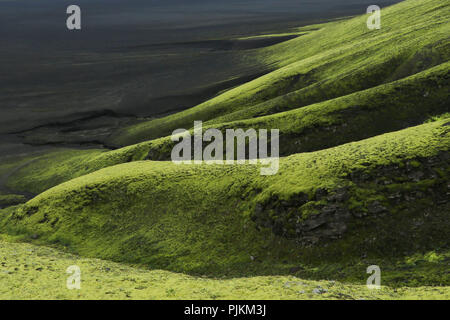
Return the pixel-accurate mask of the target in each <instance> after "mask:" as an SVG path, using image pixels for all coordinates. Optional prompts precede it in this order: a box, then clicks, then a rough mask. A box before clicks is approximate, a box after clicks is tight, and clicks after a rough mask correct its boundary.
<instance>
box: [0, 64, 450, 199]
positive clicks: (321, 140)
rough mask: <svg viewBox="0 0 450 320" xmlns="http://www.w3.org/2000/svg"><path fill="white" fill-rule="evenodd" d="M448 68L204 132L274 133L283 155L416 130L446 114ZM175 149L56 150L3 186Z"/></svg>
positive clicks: (49, 181) (46, 181)
mask: <svg viewBox="0 0 450 320" xmlns="http://www.w3.org/2000/svg"><path fill="white" fill-rule="evenodd" d="M449 66H450V62H447V63H443V64H440V65H438V66H436V67H433V68H430V69H429V70H426V71H423V72H420V73H418V74H415V75H413V76H410V77H407V78H405V79H401V80H398V81H394V82H390V83H387V84H383V85H380V86H377V87H374V88H371V89H367V90H364V91H360V92H357V93H353V94H350V95H348V96H344V97H340V98H336V99H332V100H328V101H325V102H321V103H317V104H313V105H310V106H307V107H304V108H299V109H295V110H291V111H287V112H281V113H277V114H274V115H270V116H265V117H258V118H255V119H249V120H243V121H233V122H227V123H222V124H211V123H205V124H204V129H205V130H206V129H208V128H217V129H219V130H221V131H222V132H225V130H226V129H228V128H242V129H249V128H254V129H265V128H278V129H279V130H280V134H281V136H280V153H281V155H289V154H294V153H299V152H309V151H315V150H319V149H323V148H327V147H333V146H336V145H339V144H342V143H347V142H350V141H356V140H361V139H365V138H369V137H372V136H375V135H377V134H381V133H384V132H389V131H393V130H399V129H402V128H405V127H408V126H411V125H417V124H419V123H422V122H423V121H424V120H426V119H428V118H430V117H432V116H433V115H440V114H442V113H444V112H446V111H448V106H449V105H450V101H449V97H448V93H447V91H448V90H447V89H448V86H449V79H448V69H449ZM417 106H420V108H418V107H417ZM247 111H249V112H251V111H252V109H251V108H250V109H247ZM247 111H246V112H247ZM224 118H225V117H224ZM173 145H174V143H173V142H172V141H171V139H170V137H164V138H160V139H156V140H152V141H148V142H143V143H140V144H136V145H132V146H129V147H125V148H121V149H118V150H115V151H109V152H106V151H102V150H96V149H93V150H85V151H81V150H59V151H56V152H52V153H48V154H45V155H40V156H34V157H29V158H28V159H27V160H28V162H29V164H28V165H26V166H24V167H23V168H21V169H20V170H18V171H17V172H15V173H14V174H13V175H12V176H11V177H9V179H8V181H7V185H8V187H9V188H11V189H13V190H17V191H28V192H31V193H34V194H39V193H40V192H43V191H45V190H47V189H49V188H51V187H53V186H55V185H58V184H59V183H62V182H65V181H67V180H70V179H72V178H76V177H79V176H81V175H84V174H87V173H90V172H93V171H96V170H98V169H101V168H104V167H108V166H111V165H116V164H120V163H125V162H130V161H136V160H144V159H146V158H148V159H154V160H168V159H170V153H171V150H172V148H173ZM22 161H23V160H22ZM5 166H6V164H5ZM10 167H11V166H10V164H8V168H10Z"/></svg>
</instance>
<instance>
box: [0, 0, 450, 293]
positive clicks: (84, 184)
mask: <svg viewBox="0 0 450 320" xmlns="http://www.w3.org/2000/svg"><path fill="white" fill-rule="evenodd" d="M366 19H367V16H360V17H355V18H351V19H345V20H339V21H333V22H329V23H324V24H320V25H314V26H309V27H303V28H299V29H298V30H296V32H298V34H300V36H299V37H297V38H295V39H292V40H289V41H286V42H283V43H280V44H277V45H274V46H271V47H267V48H261V49H254V50H250V51H247V53H246V54H247V55H248V57H247V58H248V59H258V60H259V61H260V62H261V63H262V64H265V65H266V66H270V68H271V69H272V70H273V71H272V72H271V73H269V74H267V75H265V76H262V77H260V78H258V79H256V80H253V81H250V82H248V83H246V84H244V85H241V86H238V87H236V88H232V89H230V90H228V91H226V92H223V93H221V94H219V95H218V96H216V97H215V98H213V99H211V100H208V101H205V102H204V103H202V104H200V105H198V106H196V107H194V108H191V109H188V110H185V111H182V112H179V113H176V114H173V115H169V116H167V117H164V118H160V119H154V120H151V121H146V122H143V123H140V124H138V125H135V126H132V127H127V128H123V129H121V130H119V131H118V132H116V133H115V134H114V135H113V136H112V137H111V142H112V143H114V144H117V145H121V146H124V147H121V148H118V149H117V150H112V151H111V150H105V149H88V150H75V149H58V150H55V151H52V152H48V151H47V152H43V153H40V154H34V155H27V156H23V157H18V158H17V159H10V160H8V161H4V162H2V163H0V174H1V176H2V178H1V181H0V182H1V183H0V187H1V189H0V194H1V196H0V204H1V205H2V207H5V208H4V209H1V210H0V230H1V231H0V240H1V241H0V252H3V253H4V254H5V256H8V257H9V256H10V255H11V254H10V252H11V250H13V251H14V250H17V251H18V252H19V255H18V258H17V259H18V261H19V262H18V263H21V264H27V265H28V264H29V261H30V259H31V258H30V257H27V256H26V253H25V250H26V249H25V248H31V250H36V251H38V252H40V251H41V250H42V251H43V252H45V254H44V258H42V257H41V258H37V257H33V258H32V260H33V261H34V260H35V259H38V260H39V263H41V264H43V265H53V266H54V267H55V266H57V268H59V269H64V267H63V266H64V265H65V264H67V263H69V262H70V260H73V259H78V260H80V263H81V264H82V265H83V266H85V268H88V269H89V270H92V274H91V275H90V276H89V277H90V278H89V279H90V280H89V281H94V278H95V281H100V283H101V287H102V288H101V289H99V288H97V289H94V287H92V286H91V285H89V286H90V287H89V290H87V291H85V293H83V295H81V296H80V295H78V296H77V295H75V294H74V295H72V294H71V293H67V292H64V291H63V290H62V289H61V288H59V289H58V288H55V287H53V286H54V285H53V284H52V285H49V288H50V293H49V294H48V297H49V298H58V297H60V298H83V297H85V298H99V297H100V298H108V297H119V296H123V295H124V294H125V293H126V294H125V298H142V297H144V296H145V294H147V295H151V296H152V297H155V298H158V299H159V298H180V297H184V298H211V299H214V298H230V297H237V298H243V297H245V298H247V297H254V298H295V299H297V298H299V299H300V298H315V297H316V296H315V295H314V294H313V293H311V288H313V287H314V286H318V285H322V286H326V287H327V288H328V289H327V290H328V291H327V292H328V293H327V294H324V295H320V297H321V298H349V299H352V298H369V299H370V298H374V299H377V298H407V297H413V298H427V297H428V298H446V299H448V298H450V295H449V294H450V293H449V289H448V288H449V287H450V274H449V273H448V265H449V263H450V242H449V239H448V234H450V222H449V219H448V217H449V214H450V204H449V202H448V195H449V193H450V189H449V188H450V184H449V176H450V166H449V163H450V153H449V151H450V150H449V149H450V117H449V112H450V109H449V106H450V99H449V96H448V91H449V90H448V89H449V70H450V61H449V56H450V41H449V39H450V38H449V34H450V33H449V31H450V4H446V3H444V2H442V1H440V0H422V1H418V0H406V1H404V2H401V3H399V4H397V5H394V6H391V7H388V8H385V9H384V10H383V12H382V28H381V29H380V30H373V31H371V30H368V29H367V27H366ZM194 120H202V121H204V129H205V130H206V129H208V128H218V129H219V130H221V131H222V132H223V131H224V130H226V129H228V128H242V129H250V128H253V129H272V128H276V129H279V130H280V152H281V158H280V170H279V172H278V174H276V175H274V176H261V175H260V174H259V173H260V171H259V167H258V166H255V165H250V164H245V165H238V164H234V165H212V164H206V163H202V164H201V165H176V164H174V163H172V162H170V161H168V160H170V151H171V149H172V147H173V142H172V141H171V139H170V134H171V133H172V131H173V130H175V129H178V128H186V129H189V128H192V126H193V122H194ZM30 193H32V194H33V195H35V197H33V198H32V199H30V200H29V201H27V202H26V203H22V204H18V203H21V202H24V201H25V200H24V197H29V194H30ZM16 242H30V243H31V244H26V245H25V244H18V243H16ZM40 246H51V247H54V249H47V248H45V247H40ZM69 253H70V254H77V255H79V257H76V258H74V257H73V256H71V255H69ZM47 255H51V257H54V259H53V260H52V259H51V257H50V258H47ZM38 256H39V255H38ZM82 257H83V258H82ZM8 259H10V258H8ZM11 259H12V258H11ZM95 259H103V260H110V261H114V262H107V261H101V260H95ZM105 264H107V265H108V266H112V267H108V268H111V269H118V268H119V269H123V270H125V271H124V272H125V273H127V274H128V275H129V277H132V278H133V279H138V280H137V282H140V283H141V285H138V284H135V281H131V282H132V283H131V282H130V281H128V280H127V279H123V278H124V277H125V275H124V274H121V273H118V272H116V273H115V274H114V277H113V278H111V279H110V280H107V279H106V278H107V277H106V276H105V275H104V274H103V273H102V272H103V271H102V268H103V266H104V265H105ZM130 264H133V266H130ZM374 264H375V265H379V266H380V267H381V269H382V274H383V278H382V283H383V285H385V286H386V287H385V288H384V289H383V290H382V291H380V292H379V293H378V294H375V293H373V292H368V291H367V290H366V289H362V287H361V286H362V285H363V284H364V283H365V280H366V279H367V274H366V268H367V266H369V265H374ZM8 268H9V264H8ZM155 269H158V270H159V269H162V270H165V271H157V270H155ZM20 270H22V269H20ZM8 271H9V269H8ZM16 271H17V270H16ZM50 271H52V270H50ZM52 272H53V271H52ZM174 272H178V273H184V274H188V275H189V276H187V275H181V274H176V273H174ZM37 275H39V279H40V280H39V281H40V282H39V283H44V282H46V281H48V278H45V277H42V276H41V275H40V274H39V271H36V270H31V269H26V268H24V269H23V272H22V273H19V272H11V273H8V274H6V275H3V274H0V277H3V278H2V280H3V279H5V280H6V281H8V282H7V283H9V284H10V285H11V286H17V282H19V281H23V279H27V277H35V276H37ZM46 277H55V278H58V277H60V276H58V275H57V274H56V273H49V274H47V276H46ZM205 277H207V278H211V279H206V280H205ZM294 277H295V278H294ZM299 278H301V279H303V280H301V281H304V286H306V287H307V288H306V289H305V290H303V289H298V288H297V287H295V290H294V289H292V290H291V286H287V287H286V286H284V285H283V283H286V282H290V281H297V280H298V279H299ZM296 279H297V280H296ZM329 280H337V282H333V285H332V284H331V283H330V282H329ZM147 281H158V282H159V284H158V286H156V287H148V286H147V285H145V286H144V287H145V288H143V289H142V290H144V291H142V292H141V291H140V290H141V289H138V288H140V287H142V283H146V282H147ZM175 282H177V283H178V282H179V283H181V284H180V286H179V287H177V288H175V287H174V288H172V287H173V286H174V283H175ZM105 283H108V285H109V286H111V287H112V289H111V292H112V293H108V292H105V290H104V287H105V286H106V284H105ZM334 284H336V286H335V285H334ZM186 286H194V287H195V288H197V289H198V290H199V291H198V292H194V293H191V294H189V293H188V292H187V291H186ZM244 286H249V288H246V289H243V290H241V291H239V290H238V291H237V292H239V294H238V295H234V294H231V293H230V290H233V292H235V291H234V289H230V288H236V287H239V288H241V287H244ZM118 287H120V288H123V287H125V291H126V292H125V293H123V292H122V291H121V290H119V291H118V290H117V289H118ZM433 287H436V288H437V289H436V290H437V291H438V292H434V291H433V290H434V289H432V288H433ZM27 288H29V289H30V290H31V292H36V291H35V290H36V287H35V286H34V284H33V285H30V287H27ZM213 288H217V289H213ZM393 288H399V289H398V290H397V289H396V290H394V289H393ZM172 289H173V290H172ZM197 289H196V290H197ZM297 289H298V290H297ZM167 290H169V291H167ZM296 290H297V291H296ZM364 290H365V291H364ZM298 291H305V294H306V295H303V294H301V295H299V293H298ZM2 295H5V293H4V292H2V291H0V297H1V296H2ZM14 295H15V297H26V298H29V297H35V293H31V294H29V293H25V292H24V291H23V290H22V289H17V288H16V289H14Z"/></svg>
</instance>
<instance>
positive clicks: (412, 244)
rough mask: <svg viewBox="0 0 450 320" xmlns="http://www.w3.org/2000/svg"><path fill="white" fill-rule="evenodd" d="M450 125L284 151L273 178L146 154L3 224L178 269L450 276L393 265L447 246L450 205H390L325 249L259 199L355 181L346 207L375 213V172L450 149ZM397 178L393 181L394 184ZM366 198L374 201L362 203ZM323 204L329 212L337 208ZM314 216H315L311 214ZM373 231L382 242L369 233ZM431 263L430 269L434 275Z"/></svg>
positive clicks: (80, 181) (438, 280)
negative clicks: (302, 237) (260, 212)
mask: <svg viewBox="0 0 450 320" xmlns="http://www.w3.org/2000/svg"><path fill="white" fill-rule="evenodd" d="M448 124H449V123H448V120H441V121H435V122H431V123H427V124H423V125H421V126H417V127H412V128H409V129H405V130H401V131H398V132H393V133H389V134H384V135H380V136H377V137H374V138H370V139H367V140H363V141H360V142H354V143H349V144H346V145H342V146H338V147H335V148H331V149H326V150H321V151H317V152H313V153H303V154H298V155H292V156H289V157H286V158H281V159H280V171H279V173H278V174H277V175H275V176H269V177H263V176H260V175H259V168H258V167H255V166H253V165H227V166H221V165H209V164H203V165H175V164H173V163H171V162H153V161H137V162H132V163H126V164H121V165H117V166H112V167H108V168H105V169H101V170H98V171H96V172H94V173H92V174H88V175H85V176H82V177H79V178H76V179H74V180H71V181H68V182H66V183H63V184H61V185H58V186H57V187H54V188H52V189H50V190H48V191H46V192H44V193H42V194H40V195H38V196H37V197H35V198H34V199H32V200H31V201H29V202H27V203H26V204H25V205H23V206H19V207H15V208H14V207H11V208H9V209H6V210H3V212H2V214H1V215H0V219H1V222H0V226H1V229H2V230H4V232H7V233H9V234H11V235H15V237H17V238H18V239H25V240H30V241H31V240H32V241H35V242H36V243H40V244H53V245H56V246H59V247H67V248H68V249H70V250H71V251H73V252H77V253H79V254H81V255H85V256H90V257H100V258H103V259H110V260H115V261H121V262H131V263H139V264H142V265H145V266H149V267H152V268H162V269H167V270H172V271H179V272H189V273H201V274H210V275H212V274H215V275H218V274H223V275H256V274H260V275H261V274H266V275H267V274H283V273H287V272H289V270H290V269H291V268H292V267H295V266H298V265H301V266H302V268H303V269H302V270H303V271H301V274H302V275H304V276H308V277H318V276H322V277H324V276H325V277H331V276H333V274H335V273H336V272H337V271H336V270H341V271H340V272H339V273H338V274H337V275H335V276H336V277H338V278H345V279H352V280H353V281H356V280H361V279H362V278H361V277H362V276H361V277H360V276H358V277H356V278H357V279H355V276H354V275H355V274H358V275H359V274H360V272H356V273H355V270H361V268H363V265H364V263H365V261H366V260H368V261H372V262H374V261H375V262H377V261H378V263H381V264H383V265H384V266H385V268H387V269H389V268H390V269H391V272H392V276H391V279H390V281H392V283H398V282H402V283H415V285H419V284H442V283H448V281H449V278H448V274H446V273H445V272H444V270H445V268H446V264H445V263H440V262H439V263H436V264H434V265H431V266H429V265H423V264H422V265H421V264H418V266H417V268H415V267H414V268H413V267H412V268H411V270H410V272H409V273H408V275H409V276H411V277H410V279H409V280H407V279H405V277H403V276H402V277H401V278H399V275H398V274H397V273H396V272H397V271H398V270H397V269H396V267H395V265H396V264H397V263H399V262H398V259H401V260H402V261H403V262H402V263H404V260H403V259H404V257H405V256H407V255H413V254H416V253H420V252H422V253H426V252H427V251H430V250H436V251H437V253H438V254H444V255H445V254H446V252H447V251H448V245H449V243H448V239H447V238H446V237H445V236H444V235H446V234H448V231H449V224H448V212H449V210H448V204H446V203H445V202H444V203H435V204H433V203H430V202H426V203H422V204H421V200H420V198H418V199H415V200H413V201H412V202H411V204H412V206H404V207H402V206H395V207H388V208H387V212H384V214H383V215H377V213H376V212H375V213H374V214H370V215H362V216H361V217H352V218H351V219H350V220H348V221H347V222H346V226H347V230H346V232H344V233H342V234H340V235H339V237H338V239H335V240H333V241H330V239H329V238H327V237H324V238H323V239H319V240H320V241H319V243H318V245H317V246H310V245H309V244H305V243H303V242H302V241H300V242H299V241H297V240H296V239H295V237H286V236H279V235H277V234H276V232H275V233H274V232H273V231H274V230H273V228H271V227H266V226H265V225H264V224H261V223H259V222H258V220H257V219H256V220H255V219H252V218H254V214H255V212H256V211H257V209H256V208H257V206H258V204H260V205H263V206H264V205H265V204H267V203H268V202H270V201H271V199H277V200H276V201H279V202H280V203H281V202H282V201H287V202H289V201H292V200H293V199H297V198H298V197H303V196H305V195H306V197H307V198H308V200H310V201H312V204H313V205H317V203H316V201H315V200H314V199H315V197H316V194H317V192H318V191H319V189H323V190H327V192H328V193H329V194H330V195H331V196H332V195H333V194H335V192H336V190H339V189H340V188H348V190H349V191H348V198H349V199H347V200H348V201H347V200H346V201H344V202H339V203H343V204H345V205H346V206H347V205H348V206H350V205H352V204H353V205H356V206H357V205H359V206H360V207H361V210H362V212H364V211H365V210H364V209H367V211H368V212H369V213H370V212H371V209H370V208H371V205H372V204H373V202H374V201H379V202H381V203H382V204H383V205H385V204H384V203H383V199H380V196H381V195H378V194H374V195H373V197H372V195H369V197H367V195H366V194H364V193H365V192H367V188H365V184H367V183H368V184H370V183H376V181H375V179H377V177H376V176H374V175H372V172H373V171H374V170H375V171H376V170H378V169H379V168H380V167H390V166H402V165H403V164H404V163H405V162H408V161H409V162H410V164H408V165H412V166H413V167H415V166H419V165H420V164H417V163H416V162H415V161H416V159H434V158H436V157H438V158H439V157H440V156H442V155H445V154H448V151H449V146H450V137H449V131H450V126H449V125H448ZM411 163H412V164H411ZM440 165H441V164H440V163H439V164H438V165H437V167H436V170H441V169H442V170H441V172H440V174H439V176H436V177H434V178H432V177H429V176H424V179H421V178H420V177H419V179H418V180H417V181H415V180H413V181H412V182H411V186H412V188H414V190H416V187H417V188H418V187H420V186H422V184H428V185H429V186H433V185H435V184H438V185H439V184H441V183H442V181H448V174H449V173H448V165H447V167H444V168H440V167H439V166H440ZM413 172H415V171H413ZM353 173H357V177H360V176H362V175H363V174H366V175H367V176H368V178H367V179H362V180H361V183H359V182H358V180H355V181H353V180H351V179H349V178H348V177H349V176H351V175H352V174H353ZM389 178H390V177H389ZM425 178H426V179H425ZM430 179H431V180H432V181H428V180H430ZM390 185H392V186H393V187H395V183H391V184H390ZM370 190H371V189H370ZM374 190H375V191H376V190H377V189H374ZM361 194H362V196H363V197H362V198H361ZM361 199H366V200H371V201H370V202H367V203H364V202H362V203H358V201H360V200H361ZM350 200H351V201H350ZM320 201H328V202H330V203H331V202H333V201H334V202H336V199H333V197H331V198H330V199H326V200H323V199H322V200H320V199H319V202H320ZM401 203H407V202H405V201H401ZM319 204H320V205H321V208H323V207H322V205H323V206H326V205H327V204H326V203H319ZM423 205H426V206H427V208H428V209H427V210H429V212H430V220H426V219H425V220H423V221H422V224H421V225H418V226H416V225H415V224H412V221H416V220H417V219H418V218H419V217H421V215H422V214H423V211H422V209H423ZM414 207H417V209H418V210H414ZM391 208H392V209H395V211H394V210H392V211H390V209H391ZM303 209H304V208H302V210H303ZM405 209H406V210H405ZM305 212H306V211H305ZM311 217H314V213H312V215H311ZM308 219H309V218H308V214H307V215H306V216H305V221H310V220H308ZM253 220H255V221H253ZM286 221H287V222H289V221H288V220H286ZM311 221H312V220H311ZM408 221H409V222H411V223H409V222H408ZM301 222H302V221H300V223H301ZM399 222H400V223H399ZM286 226H287V227H289V225H288V224H286ZM380 228H381V229H382V230H384V231H383V232H380ZM373 237H378V238H377V239H376V241H375V240H373V241H368V239H373ZM33 239H34V240H33ZM362 256H364V257H365V258H364V259H362V258H361V257H362ZM444 261H446V260H445V259H444ZM343 266H346V268H345V270H342V268H343ZM429 267H430V268H432V269H433V270H434V271H433V272H432V273H428V271H429V270H430V269H428V268H429ZM427 270H428V271H427ZM423 273H425V274H427V275H426V276H424V275H423ZM419 274H420V275H419ZM388 278H389V277H388ZM395 279H397V280H395Z"/></svg>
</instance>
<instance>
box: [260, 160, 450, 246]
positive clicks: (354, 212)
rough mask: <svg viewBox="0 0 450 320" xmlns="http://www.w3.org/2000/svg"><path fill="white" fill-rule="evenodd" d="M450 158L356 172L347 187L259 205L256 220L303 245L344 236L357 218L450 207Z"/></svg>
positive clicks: (274, 199)
mask: <svg viewBox="0 0 450 320" xmlns="http://www.w3.org/2000/svg"><path fill="white" fill-rule="evenodd" d="M449 163H450V154H449V153H448V152H444V153H441V154H439V155H438V156H435V157H431V158H416V159H410V160H406V161H404V162H402V163H399V164H392V165H386V166H378V167H375V168H370V169H369V168H368V169H366V170H360V171H354V172H352V173H351V174H349V175H348V176H347V177H345V179H346V180H347V181H348V186H347V187H341V188H337V189H335V190H330V191H327V190H324V189H320V188H319V189H316V190H315V193H314V195H312V196H311V195H310V196H308V195H307V194H304V193H301V194H297V195H295V197H292V198H291V199H289V200H288V201H285V200H280V199H278V198H276V197H275V196H274V197H272V198H271V199H269V200H268V201H266V202H265V203H258V204H257V205H256V207H255V210H254V214H253V216H252V219H253V220H254V221H255V222H256V223H257V224H258V225H259V226H261V227H265V228H271V229H272V230H273V232H274V233H275V234H277V235H280V236H284V237H288V238H293V239H296V240H297V241H299V242H300V243H303V244H314V243H317V242H320V241H323V240H334V239H338V238H340V237H342V236H343V235H344V234H345V232H347V231H348V230H349V228H350V225H351V222H352V221H355V219H364V218H365V217H369V216H370V217H376V218H382V217H383V216H385V215H389V214H391V213H394V212H397V211H402V210H407V211H415V210H425V209H427V208H429V207H430V206H434V205H442V204H446V203H448V199H449V198H450V183H449V179H448V177H449V170H450V168H449Z"/></svg>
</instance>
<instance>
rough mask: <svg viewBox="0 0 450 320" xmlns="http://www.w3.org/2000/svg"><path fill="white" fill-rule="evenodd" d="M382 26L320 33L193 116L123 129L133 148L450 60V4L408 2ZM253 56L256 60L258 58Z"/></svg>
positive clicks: (271, 55) (324, 28)
mask: <svg viewBox="0 0 450 320" xmlns="http://www.w3.org/2000/svg"><path fill="white" fill-rule="evenodd" d="M382 17H383V18H382V21H383V22H382V27H381V29H380V30H369V29H368V28H367V26H366V20H367V16H364V15H362V16H358V17H356V18H353V19H350V20H344V21H338V22H332V23H329V24H322V25H320V26H318V30H312V31H311V30H310V31H309V33H308V34H307V35H303V36H301V37H298V38H296V39H293V40H290V41H287V42H285V43H281V44H278V45H275V46H272V47H269V48H265V49H261V51H258V52H257V53H255V54H256V56H257V57H259V60H261V61H262V62H263V63H264V64H266V65H268V66H271V67H273V68H274V69H275V70H274V71H273V72H271V73H269V74H267V75H264V76H262V77H260V78H258V79H255V80H253V81H251V82H248V83H245V84H243V85H241V86H238V87H236V88H233V89H231V90H228V91H227V92H225V93H223V94H221V95H219V96H217V97H215V98H213V99H211V100H208V101H206V102H204V103H202V104H200V105H198V106H196V107H193V108H191V109H188V110H185V111H182V112H179V113H176V114H173V115H169V116H167V117H164V118H160V119H155V120H151V121H149V122H144V123H140V124H138V125H135V126H132V127H128V128H125V129H123V130H119V132H118V133H116V134H115V135H114V136H113V137H112V138H111V142H112V143H116V144H119V145H130V144H133V143H136V142H141V141H145V140H151V139H155V138H158V137H163V136H167V135H170V134H171V133H172V131H173V130H175V129H178V128H191V127H192V126H193V122H194V121H195V120H203V121H208V120H210V121H212V122H214V123H216V124H217V123H219V122H222V120H221V119H222V118H221V117H225V119H226V121H231V120H243V119H247V118H251V117H255V116H261V115H267V114H272V113H274V112H280V111H286V110H292V109H296V108H300V107H304V106H307V105H310V104H314V103H318V102H321V101H326V100H329V99H334V98H337V97H340V96H344V95H348V94H351V93H354V92H358V91H361V90H365V89H368V88H371V87H375V86H378V85H381V84H384V83H388V82H391V81H395V80H398V79H401V78H404V77H407V76H409V75H412V74H415V73H418V72H420V71H423V70H426V69H428V68H430V67H433V66H436V65H439V64H441V63H443V62H446V61H448V60H449V57H450V56H449V55H450V50H449V38H448V34H449V32H450V23H449V18H450V5H449V4H447V3H443V2H442V1H440V0H407V1H404V2H401V3H399V4H397V5H394V6H391V7H388V8H385V9H383V10H382ZM252 57H254V56H252Z"/></svg>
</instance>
